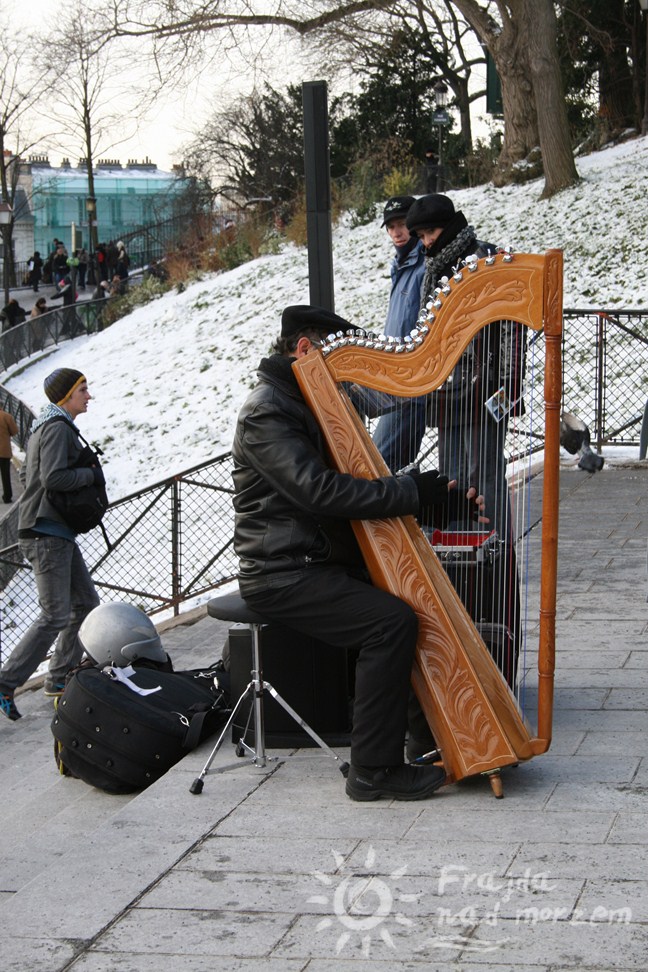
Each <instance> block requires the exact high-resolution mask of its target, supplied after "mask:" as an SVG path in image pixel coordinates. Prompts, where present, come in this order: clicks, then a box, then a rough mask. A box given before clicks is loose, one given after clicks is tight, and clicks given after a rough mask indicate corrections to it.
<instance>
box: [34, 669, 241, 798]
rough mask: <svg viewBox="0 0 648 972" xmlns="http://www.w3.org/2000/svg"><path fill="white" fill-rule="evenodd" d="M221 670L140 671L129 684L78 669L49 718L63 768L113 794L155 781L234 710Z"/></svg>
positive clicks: (106, 672) (102, 673)
mask: <svg viewBox="0 0 648 972" xmlns="http://www.w3.org/2000/svg"><path fill="white" fill-rule="evenodd" d="M218 675H219V671H218V669H217V668H213V669H207V670H197V671H188V672H165V671H158V670H155V669H150V668H140V669H137V670H135V671H134V672H133V674H132V675H130V676H129V681H130V682H131V683H133V684H134V685H135V686H137V687H139V688H141V689H145V690H146V689H156V691H152V692H150V693H149V694H147V695H140V694H138V693H137V692H136V691H134V690H133V689H132V688H130V687H129V686H128V685H127V684H124V683H123V682H122V681H119V680H118V679H117V678H115V677H114V676H113V675H111V674H110V671H109V670H103V671H102V670H100V669H98V668H80V669H78V670H77V671H76V672H75V674H74V675H73V676H72V677H71V678H70V680H69V682H68V683H67V685H66V687H65V691H64V692H63V695H62V696H61V697H60V699H58V703H57V707H56V713H55V715H54V718H53V720H52V726H51V727H52V733H53V735H54V739H55V740H56V742H55V744H54V752H55V757H56V762H57V764H58V767H59V771H60V772H61V773H62V774H63V775H71V776H76V777H78V778H79V779H81V780H83V781H84V782H85V783H89V784H90V785H91V786H96V787H98V788H99V789H100V790H105V791H106V792H108V793H132V792H134V791H136V790H142V789H144V788H145V787H147V786H149V785H150V784H151V783H154V782H155V780H158V779H159V778H160V777H161V776H163V775H164V773H166V772H167V770H168V769H170V767H171V766H173V765H174V764H175V763H177V762H178V761H179V760H180V759H182V757H183V756H185V755H186V754H187V753H188V752H190V751H191V750H192V749H194V748H195V747H196V746H197V745H198V743H199V742H201V741H202V740H203V739H206V738H207V737H208V736H209V735H211V734H213V733H214V732H216V731H217V730H218V729H219V728H220V727H221V726H222V725H223V724H224V723H225V722H226V721H227V717H228V715H229V709H228V697H227V695H226V694H225V693H224V692H223V691H222V689H221V688H220V687H219V685H218Z"/></svg>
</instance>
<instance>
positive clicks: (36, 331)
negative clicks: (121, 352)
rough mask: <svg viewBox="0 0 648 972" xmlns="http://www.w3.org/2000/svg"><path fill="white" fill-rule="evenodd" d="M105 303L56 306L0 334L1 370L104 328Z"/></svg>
mask: <svg viewBox="0 0 648 972" xmlns="http://www.w3.org/2000/svg"><path fill="white" fill-rule="evenodd" d="M105 307H106V301H105V300H84V301H78V302H77V303H76V304H73V305H72V306H70V307H57V308H56V310H51V311H47V312H46V313H45V314H41V315H40V316H39V317H29V318H27V320H26V321H25V322H24V323H23V324H16V325H15V327H12V328H9V330H8V331H5V332H4V333H3V334H1V335H0V369H1V370H2V371H6V370H7V369H8V368H10V367H12V365H15V364H18V362H19V361H20V362H24V361H25V359H26V358H30V357H31V356H32V355H33V354H37V353H38V352H39V351H43V350H44V349H45V348H48V347H51V346H52V345H55V344H60V343H61V342H62V341H71V340H72V339H73V338H75V337H80V336H81V335H82V334H94V333H95V332H96V331H100V330H101V328H102V321H101V318H102V314H103V312H104V310H105Z"/></svg>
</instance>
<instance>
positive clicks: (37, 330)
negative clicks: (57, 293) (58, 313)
mask: <svg viewBox="0 0 648 972" xmlns="http://www.w3.org/2000/svg"><path fill="white" fill-rule="evenodd" d="M49 309H50V308H49V307H48V306H47V301H46V299H45V298H44V297H39V298H38V300H37V301H36V303H35V304H34V306H33V307H32V310H31V314H30V315H29V319H30V321H31V322H32V323H31V325H30V327H31V333H32V347H33V350H34V351H42V350H43V347H44V345H45V325H44V323H43V322H42V321H40V320H39V318H41V317H42V316H43V314H47V313H48V311H49Z"/></svg>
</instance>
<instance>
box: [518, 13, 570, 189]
mask: <svg viewBox="0 0 648 972" xmlns="http://www.w3.org/2000/svg"><path fill="white" fill-rule="evenodd" d="M522 27H523V29H524V33H525V34H526V36H527V40H528V50H529V66H530V68H531V79H532V83H533V90H534V94H535V103H536V111H537V117H538V133H539V136H540V147H541V149H542V162H543V166H544V173H545V185H544V189H543V191H542V196H543V197H548V196H553V194H554V193H556V192H559V191H560V190H561V189H565V188H566V187H567V186H571V185H573V184H574V183H575V182H578V172H577V171H576V165H575V163H574V155H573V152H572V147H571V138H570V135H569V122H568V119H567V106H566V104H565V94H564V90H563V84H562V76H561V72H560V62H559V60H558V50H557V46H556V14H555V11H554V7H553V2H552V0H525V2H524V23H523V25H522Z"/></svg>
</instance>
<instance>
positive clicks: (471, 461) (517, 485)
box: [353, 320, 531, 692]
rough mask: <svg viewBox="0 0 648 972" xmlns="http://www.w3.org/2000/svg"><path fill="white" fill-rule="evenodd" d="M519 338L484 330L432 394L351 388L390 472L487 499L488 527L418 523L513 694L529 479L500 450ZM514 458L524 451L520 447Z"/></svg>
mask: <svg viewBox="0 0 648 972" xmlns="http://www.w3.org/2000/svg"><path fill="white" fill-rule="evenodd" d="M525 338H526V328H524V327H523V326H522V325H520V324H519V323H517V322H515V321H512V320H505V321H498V322H493V323H490V324H488V325H486V326H485V327H484V328H483V329H482V330H480V331H479V332H478V333H477V334H476V335H475V337H474V338H473V340H472V341H471V342H470V344H469V345H468V347H467V349H466V350H465V352H464V353H463V355H462V356H461V358H460V360H459V361H458V363H457V364H456V365H455V367H454V368H453V370H452V372H451V374H450V376H449V377H448V379H447V380H446V381H445V382H444V383H443V384H442V385H441V387H440V388H439V389H438V390H436V391H433V392H432V393H431V394H429V395H426V396H418V395H414V396H407V395H404V396H380V395H379V394H377V393H375V392H373V391H372V390H371V389H370V388H368V387H365V386H362V385H360V384H359V383H356V384H355V385H354V396H353V398H354V401H355V404H356V407H358V408H359V410H360V411H361V412H363V411H364V415H365V417H366V419H367V428H368V431H369V434H371V435H372V437H373V440H374V444H375V445H376V446H377V448H378V450H379V451H380V452H381V454H382V456H383V458H384V459H385V461H386V463H387V465H388V467H389V468H390V470H391V472H392V473H394V474H402V473H403V472H405V471H407V470H409V469H412V468H416V469H419V470H426V469H432V468H437V469H438V470H439V471H440V472H441V473H443V474H446V475H447V476H448V477H449V479H451V480H456V483H457V485H456V492H457V494H459V495H460V496H462V497H465V496H466V494H467V493H468V490H469V489H470V488H471V487H474V490H475V492H476V493H477V494H479V495H483V496H484V500H485V510H484V513H485V514H486V515H487V517H488V522H486V523H484V522H479V521H478V519H477V517H476V516H475V515H474V514H473V515H470V511H469V510H466V509H465V510H463V511H462V513H463V515H459V516H458V517H456V518H452V519H450V520H449V521H448V522H446V523H441V522H436V523H434V522H428V523H423V524H422V526H423V530H424V532H425V534H426V536H427V537H428V539H429V542H430V544H431V545H432V547H433V549H434V550H435V552H436V553H437V556H438V557H439V559H440V561H441V563H442V565H443V566H444V568H445V569H446V572H447V574H448V576H449V577H450V580H451V581H452V583H453V586H454V587H455V589H456V591H457V593H458V594H459V596H460V597H461V600H462V601H463V603H464V606H465V607H466V609H467V610H468V613H469V614H470V616H471V618H472V620H473V621H474V622H475V624H476V626H477V629H478V630H479V631H480V634H481V635H482V637H483V638H484V641H485V643H486V645H487V646H488V648H489V650H490V651H491V655H492V657H493V659H494V661H495V662H496V664H497V665H498V667H499V669H500V671H501V673H502V677H503V678H504V680H505V681H506V683H507V685H508V686H509V687H510V688H511V690H512V691H514V692H517V687H518V674H519V673H518V668H519V657H520V653H521V647H522V644H523V641H524V640H525V631H526V617H525V616H523V612H522V605H523V604H528V599H527V598H526V597H523V596H522V594H521V585H520V572H519V568H518V564H522V565H525V564H526V563H527V554H526V550H525V539H524V538H525V530H524V529H523V525H524V522H525V513H526V510H527V509H528V505H529V504H528V498H527V488H528V486H529V485H530V482H531V480H530V478H529V477H528V476H524V475H520V463H519V461H518V462H516V461H513V462H511V463H509V462H508V461H507V459H508V456H507V452H510V451H511V450H510V439H511V437H512V436H510V435H509V434H508V433H509V431H511V432H513V430H514V428H516V427H514V425H513V423H515V421H516V414H517V412H519V411H520V400H521V398H522V393H523V381H524V374H523V365H524V361H523V358H524V355H523V354H522V350H523V344H524V342H525ZM511 362H513V365H512V364H511ZM500 393H501V395H500V398H498V397H497V396H498V394H500ZM504 396H506V398H508V400H509V402H510V407H507V405H506V402H505V401H504V400H503V397H504ZM491 398H494V399H495V400H494V401H489V400H490V399H491ZM516 403H517V404H516ZM422 419H423V421H424V425H423V427H421V421H422ZM515 437H516V438H519V436H517V435H516V436H515ZM507 440H509V447H508V448H507ZM517 451H518V453H522V454H524V452H525V451H526V448H522V447H521V445H520V443H519V442H518V446H517ZM464 505H467V504H464ZM527 579H528V574H527Z"/></svg>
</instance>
